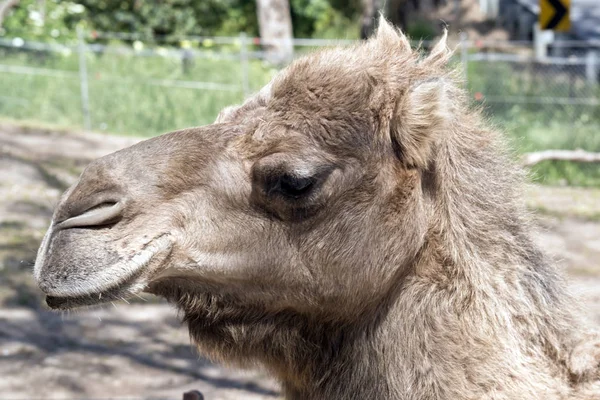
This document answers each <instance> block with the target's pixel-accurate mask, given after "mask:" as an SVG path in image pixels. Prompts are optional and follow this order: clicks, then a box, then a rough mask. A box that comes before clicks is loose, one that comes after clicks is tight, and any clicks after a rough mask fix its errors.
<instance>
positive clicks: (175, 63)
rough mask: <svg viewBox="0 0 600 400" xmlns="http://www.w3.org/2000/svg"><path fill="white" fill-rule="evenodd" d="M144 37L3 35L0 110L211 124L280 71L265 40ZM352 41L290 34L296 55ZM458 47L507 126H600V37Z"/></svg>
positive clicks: (166, 125)
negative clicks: (543, 44) (33, 38)
mask: <svg viewBox="0 0 600 400" xmlns="http://www.w3.org/2000/svg"><path fill="white" fill-rule="evenodd" d="M140 39H142V38H138V37H136V36H134V35H131V34H125V33H115V32H80V34H79V40H78V41H77V42H74V43H65V44H48V43H39V42H29V41H24V40H22V39H19V38H13V39H5V38H4V39H3V38H0V117H4V118H11V119H19V120H35V121H41V122H47V123H53V124H57V125H62V126H69V127H83V128H86V129H92V130H100V131H102V130H105V131H111V132H115V133H123V134H141V135H153V134H157V133H161V132H165V131H169V130H173V129H177V128H181V127H186V126H194V125H201V124H206V123H210V122H212V121H213V120H214V118H215V117H216V115H217V114H218V112H219V110H220V109H222V108H223V107H225V106H227V105H230V104H234V103H239V102H241V101H242V100H243V99H244V97H246V96H248V95H249V94H251V93H252V92H255V91H256V90H258V89H259V88H260V87H262V86H263V85H264V84H266V83H267V82H268V81H269V80H270V79H271V78H272V77H273V76H274V74H275V73H276V72H277V71H278V70H279V69H280V68H281V66H273V65H270V64H268V63H267V62H266V61H265V52H264V51H263V47H264V45H266V44H268V43H265V42H264V41H261V39H259V38H252V37H247V36H246V35H245V34H240V35H239V36H237V37H186V38H183V39H181V38H178V39H177V40H176V41H174V40H171V39H168V38H153V39H152V40H146V41H143V40H140ZM350 43H353V42H352V41H348V40H345V41H344V40H320V39H294V40H293V44H294V47H295V51H296V54H297V55H301V54H304V53H305V52H307V51H310V50H312V49H316V48H321V47H324V46H332V45H347V44H350ZM430 44H431V43H428V42H423V43H421V44H420V45H421V46H422V47H423V48H424V49H425V50H426V49H427V47H428V46H429V45H430ZM415 45H417V44H415ZM261 46H262V47H261ZM452 46H455V47H457V51H456V52H455V55H456V62H457V63H459V64H461V68H462V71H463V74H464V77H465V80H466V87H467V88H468V89H469V91H470V94H471V96H472V99H473V102H474V103H476V104H481V105H483V107H484V109H485V110H487V111H488V112H489V114H490V115H491V116H493V117H494V118H495V119H497V120H499V121H501V123H502V125H503V126H506V127H507V129H508V130H509V131H510V130H512V129H513V128H514V127H516V126H517V125H518V124H521V125H523V126H529V127H531V125H532V123H533V125H535V123H539V122H540V121H539V120H544V121H545V123H546V124H547V125H548V124H549V125H552V123H553V122H557V123H563V124H564V123H565V122H566V121H571V124H570V125H571V127H573V126H575V125H577V124H579V125H581V126H584V125H585V126H586V127H587V126H591V127H593V128H596V127H597V126H598V125H597V124H598V123H599V122H598V121H600V111H599V109H600V107H598V106H599V105H600V86H599V84H598V81H599V79H600V53H599V49H600V46H597V44H590V43H582V42H557V43H554V44H553V45H552V48H549V49H545V52H544V54H541V55H540V54H539V51H537V49H536V48H535V46H534V44H533V43H531V42H486V41H481V40H479V41H470V40H468V39H467V38H465V37H462V39H461V41H460V42H458V43H452ZM524 116H525V117H524ZM517 117H518V118H517ZM523 118H525V119H529V120H524V119H523ZM530 120H531V121H530ZM569 138H572V136H568V135H565V138H564V140H563V142H568V139H569ZM584 147H585V146H584ZM592 147H595V145H594V146H592ZM590 150H600V148H599V149H590Z"/></svg>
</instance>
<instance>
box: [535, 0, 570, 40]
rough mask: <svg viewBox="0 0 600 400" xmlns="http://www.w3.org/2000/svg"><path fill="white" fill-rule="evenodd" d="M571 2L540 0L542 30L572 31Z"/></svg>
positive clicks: (566, 0)
mask: <svg viewBox="0 0 600 400" xmlns="http://www.w3.org/2000/svg"><path fill="white" fill-rule="evenodd" d="M570 8H571V0H540V16H539V22H540V28H541V29H542V30H546V29H549V30H553V31H557V32H568V31H569V30H571V17H570V15H569V11H570Z"/></svg>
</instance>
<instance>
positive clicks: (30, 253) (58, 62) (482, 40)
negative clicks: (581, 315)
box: [0, 0, 600, 400]
mask: <svg viewBox="0 0 600 400" xmlns="http://www.w3.org/2000/svg"><path fill="white" fill-rule="evenodd" d="M380 13H382V14H383V15H385V16H386V18H388V19H389V20H390V21H392V22H393V23H394V24H395V25H397V26H398V27H400V28H402V29H403V30H404V32H406V33H407V34H408V36H409V37H410V38H411V40H412V42H413V45H414V46H415V48H417V47H420V48H421V49H422V51H424V52H426V51H427V49H428V48H429V47H430V46H431V44H432V43H433V42H435V40H436V38H437V37H438V36H439V35H440V34H441V32H442V31H443V29H444V28H445V27H447V29H448V30H449V34H450V36H449V43H450V45H451V46H452V47H453V48H455V49H456V50H455V56H454V60H453V62H454V63H455V64H456V66H457V67H458V68H459V70H460V73H461V74H462V77H463V80H464V84H465V87H466V88H467V89H468V91H469V95H470V101H471V102H472V103H473V106H476V107H481V108H482V110H483V112H484V113H485V115H486V118H488V119H489V121H490V123H491V124H493V125H494V126H496V127H497V128H498V129H501V130H503V131H504V132H505V133H506V134H507V136H508V137H509V139H510V140H511V142H512V144H513V148H514V149H515V154H514V156H515V159H516V160H517V161H518V162H520V163H521V164H522V165H523V166H524V167H525V168H527V170H528V172H529V180H530V185H528V187H527V188H526V198H525V201H526V202H527V205H528V207H529V208H530V209H531V210H532V212H534V213H535V216H536V220H537V222H538V226H539V228H540V229H539V234H538V235H537V237H536V239H537V240H538V241H539V243H540V245H541V246H542V247H544V248H545V249H546V250H547V251H548V252H550V253H551V254H552V255H553V256H554V257H555V258H556V260H557V265H558V266H559V268H562V269H564V270H565V271H566V273H567V274H568V276H569V282H570V284H571V287H572V289H573V290H574V291H575V292H577V293H579V294H580V295H582V296H583V299H584V302H583V303H582V304H583V305H584V308H585V309H586V311H587V312H588V313H589V315H590V317H591V318H592V319H593V320H594V321H595V323H600V154H599V152H600V2H598V0H570V2H569V1H567V0H553V1H550V0H387V1H384V0H256V1H254V0H204V1H200V0H198V1H194V0H165V1H160V2H145V1H142V0H129V1H123V0H82V1H60V0H0V399H15V398H23V399H31V398H61V399H76V398H77V399H80V398H125V397H126V398H181V395H182V393H183V392H184V391H186V390H188V389H199V390H201V391H203V392H204V394H205V397H206V399H207V400H209V399H239V398H243V399H267V398H269V399H271V398H273V399H275V398H278V396H279V390H278V388H277V385H276V384H274V383H273V382H272V381H271V380H270V379H269V378H268V377H267V376H266V375H265V374H264V373H262V372H260V371H251V372H240V371H234V370H230V369H226V368H222V367H218V366H215V365H213V364H211V363H210V362H208V361H206V360H204V359H202V358H200V357H199V356H198V355H196V354H195V353H194V352H193V350H192V349H191V347H190V346H189V339H188V336H187V331H186V329H184V328H183V327H181V326H180V325H179V323H178V321H177V315H176V313H175V311H174V310H173V309H172V308H170V306H168V305H166V304H164V303H161V302H160V301H158V300H156V299H153V298H150V297H145V298H143V299H139V300H136V301H135V302H133V304H126V303H119V304H117V303H115V304H114V307H113V306H109V307H105V308H102V309H95V310H84V311H79V312H77V313H75V314H54V313H49V312H48V311H47V310H46V309H45V308H44V305H43V299H42V297H41V295H40V294H39V292H38V291H37V289H36V288H35V285H34V283H33V281H32V277H31V269H32V265H33V260H34V259H35V254H36V251H37V247H38V245H39V243H40V241H41V238H42V236H43V233H44V231H45V229H46V227H47V225H48V223H49V220H50V217H51V214H52V209H53V206H54V205H55V204H56V201H57V200H58V197H59V196H60V194H61V193H62V192H63V191H64V190H65V189H66V188H67V187H68V186H69V185H70V184H72V183H73V182H74V181H75V180H76V179H77V176H78V174H79V173H80V172H81V170H82V168H83V167H84V166H85V165H86V164H87V163H89V162H90V161H91V160H93V159H94V158H97V157H100V156H102V155H105V154H107V153H110V152H113V151H115V150H118V149H120V148H122V147H125V146H128V145H131V144H133V143H135V142H137V141H139V140H142V139H143V138H145V137H150V136H154V135H158V134H161V133H164V132H168V131H172V130H176V129H181V128H185V127H189V126H197V125H204V124H208V123H211V122H212V121H214V119H215V117H216V116H217V114H218V113H219V111H220V110H221V109H222V108H223V107H225V106H227V105H231V104H235V103H240V102H242V101H243V99H244V98H245V97H247V96H249V95H250V94H252V93H254V92H255V91H257V90H258V89H260V88H261V87H262V86H263V85H265V84H266V83H267V82H268V81H269V80H270V79H271V78H272V77H273V76H274V74H276V73H277V71H279V70H280V69H282V68H285V66H286V65H287V64H289V63H290V62H292V61H293V59H294V58H297V57H301V56H302V55H303V54H306V53H307V52H311V51H315V50H318V49H321V48H324V47H329V46H334V45H341V46H344V45H348V44H351V43H354V42H355V41H358V40H362V39H364V38H365V37H367V36H368V35H369V34H370V33H372V32H373V30H374V29H375V28H376V22H377V16H378V15H379V14H380Z"/></svg>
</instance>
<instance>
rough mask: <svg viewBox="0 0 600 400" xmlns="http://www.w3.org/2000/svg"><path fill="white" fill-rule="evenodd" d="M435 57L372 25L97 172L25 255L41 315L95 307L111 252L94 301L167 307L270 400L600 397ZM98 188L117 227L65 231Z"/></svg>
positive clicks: (485, 143) (505, 168)
mask: <svg viewBox="0 0 600 400" xmlns="http://www.w3.org/2000/svg"><path fill="white" fill-rule="evenodd" d="M450 56H451V52H450V51H449V50H448V49H447V47H446V42H445V37H444V38H443V39H442V40H441V41H440V43H439V44H438V45H437V46H435V48H434V49H433V50H432V51H431V53H430V54H429V55H428V56H426V57H424V56H422V55H421V53H420V52H419V51H413V50H411V48H410V45H409V42H408V40H407V39H406V38H405V37H404V36H403V35H402V34H400V33H398V32H396V31H395V30H394V29H393V28H392V27H391V26H389V25H388V24H387V23H386V22H385V21H382V22H381V23H380V28H379V31H378V33H377V35H376V37H374V38H372V39H370V40H369V41H367V42H365V43H362V44H358V45H356V46H354V47H350V48H339V49H330V50H325V51H322V52H320V53H316V54H313V55H310V56H308V57H306V58H304V59H300V60H298V61H296V62H295V63H293V64H292V65H291V66H290V67H288V68H287V69H286V70H284V71H282V72H281V73H280V74H279V75H278V76H277V77H276V78H275V79H274V80H273V82H271V84H269V85H268V86H267V87H266V88H265V89H263V90H262V91H261V92H260V93H259V94H258V95H256V96H255V97H253V98H251V99H249V100H248V101H247V102H246V103H245V104H244V105H242V106H241V107H234V108H230V109H227V110H225V111H223V112H222V113H221V115H220V116H219V118H218V120H217V122H218V123H217V124H215V125H213V126H209V127H205V128H199V129H196V130H188V131H181V132H175V133H172V134H169V135H165V136H163V137H159V138H156V139H152V140H150V141H147V142H144V143H142V144H140V145H137V146H134V147H132V148H130V149H127V150H124V151H122V152H120V153H116V154H115V155H112V156H109V157H108V158H105V159H102V160H100V161H98V162H96V163H95V164H93V165H92V166H91V167H90V168H88V170H86V172H85V173H84V174H83V176H82V178H81V180H80V182H79V183H78V184H76V185H75V186H74V187H73V188H71V189H70V190H69V192H68V193H67V194H66V195H65V196H64V198H63V200H62V201H61V204H60V205H59V206H58V209H57V212H56V214H55V217H54V219H53V221H54V222H53V226H51V228H50V230H49V232H48V234H47V236H46V238H45V240H44V244H43V246H42V249H41V250H40V254H39V256H38V262H37V263H36V276H37V278H38V281H39V282H40V286H41V287H42V289H43V290H44V291H46V292H47V293H48V294H49V295H50V297H49V304H51V305H53V306H55V307H57V308H69V307H73V306H77V305H79V304H90V303H96V302H99V301H101V300H100V299H96V297H98V296H96V295H97V294H98V293H100V294H102V293H103V292H105V291H106V287H107V286H108V285H109V283H110V282H105V280H106V279H105V278H104V275H102V277H103V278H102V279H100V278H98V276H100V275H99V272H97V271H98V270H101V269H102V268H108V266H109V265H112V264H111V263H113V261H109V260H115V259H116V260H117V261H119V262H122V263H124V264H118V265H125V266H126V267H122V268H121V269H114V268H113V270H112V271H114V279H113V282H112V283H113V287H112V288H111V289H110V290H111V291H109V292H108V293H109V295H111V296H113V297H115V296H117V295H118V296H120V295H127V294H129V293H132V292H136V291H139V290H140V288H143V289H144V290H147V291H149V292H151V293H155V294H158V295H161V296H164V297H166V298H167V299H169V300H170V301H172V302H173V303H175V304H177V306H178V307H179V309H180V310H181V311H182V314H183V319H184V321H185V322H186V323H187V325H188V326H189V330H190V334H191V337H192V339H193V340H194V342H195V343H196V344H197V345H198V348H199V349H200V351H201V352H202V353H204V354H207V355H209V356H211V357H213V358H215V359H218V360H222V361H224V362H228V363H235V364H238V365H252V364H255V363H258V364H261V365H263V366H264V367H266V368H267V369H268V370H270V371H271V372H272V373H273V374H274V375H275V376H276V377H277V378H278V379H279V380H280V381H281V382H282V385H283V388H284V392H285V395H286V397H287V398H288V399H302V400H312V399H314V400H316V399H407V400H409V399H410V400H425V399H428V400H429V399H440V400H441V399H490V400H491V399H495V400H501V399H506V400H508V399H511V400H513V399H540V400H542V399H543V400H559V399H582V400H583V399H595V398H600V385H599V383H598V378H599V377H598V368H597V367H598V360H600V356H599V354H600V352H599V350H598V347H599V345H598V344H599V343H600V341H599V340H598V338H597V337H596V336H595V335H594V334H593V333H589V332H588V331H587V330H586V328H585V327H584V326H583V325H582V323H581V321H579V318H578V317H577V316H575V315H574V313H573V310H574V307H573V305H572V303H571V301H570V299H569V297H568V295H567V294H566V293H565V291H564V287H565V285H564V283H563V282H562V281H561V279H560V277H559V276H557V273H556V271H555V269H554V267H553V266H552V265H551V264H550V263H549V261H548V260H547V259H546V258H545V256H544V255H543V254H542V253H541V252H540V250H539V249H538V248H537V247H536V245H535V244H534V243H533V241H532V240H531V233H530V228H529V222H528V218H527V214H526V212H525V210H524V209H523V206H522V202H521V200H520V193H519V192H520V190H519V187H520V184H521V181H522V177H521V174H520V173H519V172H518V170H517V169H516V168H515V167H514V166H513V165H512V164H511V162H510V161H509V157H508V156H507V152H506V150H505V149H504V146H503V139H502V138H501V137H500V136H499V135H498V134H497V133H496V132H495V131H493V130H492V129H490V128H489V127H488V126H487V125H486V124H485V123H484V121H483V120H482V118H481V117H480V115H479V113H478V112H477V111H476V110H472V109H470V108H469V107H467V103H468V100H467V98H466V96H465V94H464V92H463V91H462V90H461V89H459V84H458V83H457V82H458V81H457V79H456V77H455V74H454V72H453V71H452V70H451V69H449V68H448V67H447V64H448V60H449V58H450ZM136 175H137V179H133V180H132V179H130V178H128V177H130V176H136ZM115 187H116V188H117V189H114V188H115ZM107 191H109V192H110V193H114V196H113V197H114V199H115V200H114V202H116V203H118V204H122V206H121V207H123V208H124V211H123V214H122V218H121V219H120V220H118V221H117V222H116V223H115V222H114V221H112V220H111V221H105V222H110V223H106V224H99V223H98V224H95V226H93V227H89V226H79V227H78V228H79V229H73V225H76V223H77V221H79V220H75V223H74V222H72V221H73V219H74V218H76V217H77V216H78V215H80V214H81V212H82V210H85V209H89V205H88V203H89V201H90V200H85V201H86V203H85V204H86V205H87V206H82V205H81V204H80V203H82V202H83V201H84V200H82V199H84V198H86V199H89V198H95V197H94V196H95V195H94V194H93V193H104V194H103V196H104V197H102V198H106V192H107ZM96 197H97V196H96ZM103 202H104V203H105V202H106V200H102V201H100V200H96V203H99V204H100V205H103V204H104V203H103ZM92 203H93V202H92ZM109 203H110V202H109ZM106 207H113V206H112V205H110V204H108V205H107V206H106ZM110 209H111V210H113V211H114V209H112V208H110ZM74 210H75V211H74ZM92 210H93V207H92ZM119 210H120V209H119ZM86 212H87V211H85V212H84V214H83V215H84V216H85V215H87V214H86ZM101 212H103V211H101ZM113 213H114V212H113ZM101 215H104V214H101ZM107 215H108V214H107ZM94 218H95V219H94V221H96V220H99V219H100V217H94ZM70 220H71V222H69V223H65V222H62V221H67V222H68V221H70ZM88 220H89V218H88ZM61 223H62V224H64V225H63V226H65V227H67V226H68V228H64V229H61V228H60V226H61ZM96 225H98V226H96ZM102 235H104V236H102ZM92 238H93V239H92ZM157 240H159V241H160V242H158V243H159V244H160V246H158V245H156V243H157ZM79 243H86V244H87V243H89V246H88V247H87V248H86V253H85V254H81V251H80V250H79V247H78V246H79ZM149 246H150V247H151V246H154V247H156V248H158V250H153V252H152V254H153V255H152V256H151V257H150V258H149V259H148V261H144V263H140V262H138V261H135V260H134V259H135V257H134V256H133V255H135V254H138V255H139V254H142V253H140V252H141V251H146V252H148V251H149V250H147V249H148V248H149ZM78 252H79V253H78ZM73 254H79V255H78V256H77V257H75V256H73ZM144 254H146V253H144ZM132 257H133V258H132ZM137 257H138V258H140V256H137ZM73 260H75V261H78V262H80V265H83V267H82V268H80V269H79V271H78V272H77V274H76V278H72V279H71V278H69V276H65V275H68V274H65V273H64V271H65V270H66V271H70V270H71V269H69V268H72V267H70V265H73V263H74V261H73ZM131 260H134V261H135V262H133V261H131ZM136 260H137V259H136ZM144 260H145V259H144ZM128 262H129V263H128ZM81 271H84V272H81ZM73 279H76V280H73ZM109 280H110V279H109ZM75 286H76V287H77V290H75V289H73V287H75ZM69 290H71V292H69ZM85 291H87V292H89V293H92V295H90V297H89V298H88V297H85V296H83V297H82V295H81V293H83V292H85ZM65 293H66V294H65ZM94 296H96V297H94Z"/></svg>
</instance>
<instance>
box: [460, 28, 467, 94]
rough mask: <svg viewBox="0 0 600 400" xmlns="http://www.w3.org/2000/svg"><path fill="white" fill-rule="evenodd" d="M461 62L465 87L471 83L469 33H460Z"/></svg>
mask: <svg viewBox="0 0 600 400" xmlns="http://www.w3.org/2000/svg"><path fill="white" fill-rule="evenodd" d="M460 61H461V63H462V69H463V75H464V79H465V86H468V83H469V71H468V67H469V42H468V41H467V33H466V32H461V33H460Z"/></svg>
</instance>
